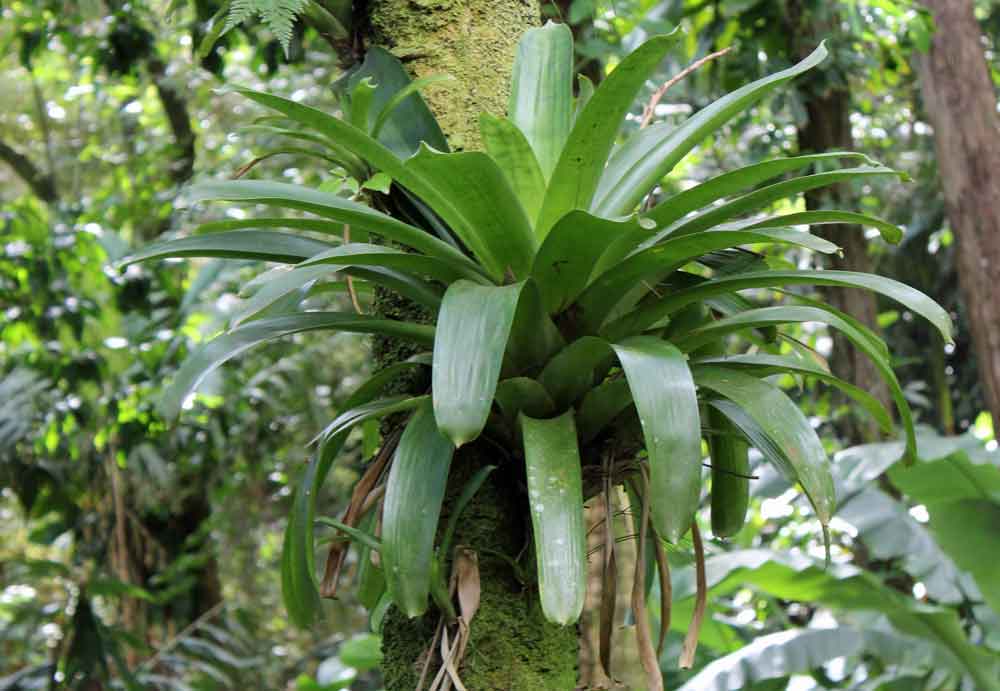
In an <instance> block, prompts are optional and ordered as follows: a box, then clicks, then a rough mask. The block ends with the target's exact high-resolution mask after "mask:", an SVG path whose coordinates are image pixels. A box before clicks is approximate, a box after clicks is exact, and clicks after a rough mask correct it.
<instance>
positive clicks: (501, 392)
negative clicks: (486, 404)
mask: <svg viewBox="0 0 1000 691" xmlns="http://www.w3.org/2000/svg"><path fill="white" fill-rule="evenodd" d="M495 397H496V401H497V405H498V406H500V410H501V411H502V412H503V416H504V417H505V418H506V419H507V421H508V422H511V423H513V422H515V421H516V420H517V416H518V415H519V414H520V413H522V412H523V413H524V414H525V415H529V416H531V417H538V418H544V417H549V416H551V415H553V414H555V412H556V406H555V403H553V402H552V398H551V396H549V393H548V391H546V390H545V387H544V386H542V385H541V384H539V383H538V382H537V381H535V380H534V379H531V378H529V377H513V378H512V379H504V380H503V381H501V382H500V383H499V384H497V392H496V396H495Z"/></svg>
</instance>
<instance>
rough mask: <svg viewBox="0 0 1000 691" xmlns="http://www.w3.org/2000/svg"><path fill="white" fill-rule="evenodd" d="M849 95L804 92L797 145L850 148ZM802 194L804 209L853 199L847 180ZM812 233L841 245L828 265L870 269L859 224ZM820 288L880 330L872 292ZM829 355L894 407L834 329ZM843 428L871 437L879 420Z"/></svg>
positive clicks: (808, 149) (862, 358)
mask: <svg viewBox="0 0 1000 691" xmlns="http://www.w3.org/2000/svg"><path fill="white" fill-rule="evenodd" d="M850 100H851V99H850V93H849V92H848V91H847V90H846V89H830V90H829V91H827V92H825V93H815V92H811V93H808V94H807V97H806V99H805V107H806V112H807V113H808V114H809V118H808V120H807V121H806V123H805V125H804V126H801V127H799V130H798V138H799V149H800V151H802V153H817V152H823V151H850V150H852V149H853V148H854V139H853V137H851V125H850V120H849V119H848V116H849V108H850ZM805 198H806V207H807V208H808V209H824V208H843V209H849V208H852V206H853V201H854V200H853V195H852V194H851V190H850V188H849V187H848V186H846V185H837V186H834V187H830V188H827V189H820V190H813V191H811V192H807V193H806V195H805ZM812 232H813V233H815V234H816V235H820V236H823V237H825V238H827V239H828V240H830V241H831V242H835V243H837V244H838V245H840V246H841V247H842V248H843V251H844V254H843V256H839V255H831V256H828V257H826V258H825V264H826V266H827V268H830V269H843V270H846V271H860V272H863V273H873V271H874V267H873V265H872V259H871V256H870V255H869V254H868V247H867V245H868V243H867V241H866V240H865V236H864V232H863V230H862V229H861V228H860V227H859V226H856V225H847V224H839V223H838V224H835V225H826V226H814V227H813V228H812ZM823 293H824V296H825V297H826V300H827V301H828V302H829V303H831V304H832V305H833V306H834V307H836V308H837V309H839V310H841V311H842V312H847V313H848V314H850V315H851V316H853V317H856V318H857V319H859V320H861V322H862V323H863V324H865V325H866V326H868V327H869V328H871V329H874V330H875V331H876V332H878V330H879V327H878V302H877V300H876V298H875V295H874V294H873V293H870V292H867V291H862V290H849V289H845V288H826V289H824V290H823ZM830 359H831V363H830V366H831V369H832V370H833V372H834V374H836V375H837V376H840V377H843V378H844V379H846V380H848V381H850V382H851V383H852V384H854V385H855V386H858V387H860V388H862V389H864V390H865V391H867V392H868V393H870V394H872V395H873V396H875V397H876V398H878V399H879V400H880V401H881V402H882V403H883V404H884V405H885V406H886V409H888V410H892V403H891V398H890V397H889V388H888V387H887V386H886V384H885V382H884V381H882V377H881V376H880V375H879V373H878V370H876V369H875V365H874V364H873V363H872V361H871V360H870V359H869V358H868V357H867V356H866V355H865V354H864V353H862V352H860V351H859V350H857V349H856V348H854V347H853V346H852V345H851V342H850V341H849V340H848V339H847V338H845V337H844V336H843V335H841V334H840V332H837V331H833V352H832V355H831V358H830ZM844 432H845V433H846V436H847V437H848V439H849V440H850V441H851V443H861V442H865V441H873V440H874V439H877V438H878V434H879V431H878V425H877V424H876V423H875V422H874V421H873V420H872V419H871V418H870V417H866V416H864V415H852V416H851V418H850V420H849V422H848V424H847V425H846V426H845V429H844Z"/></svg>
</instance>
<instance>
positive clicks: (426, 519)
mask: <svg viewBox="0 0 1000 691" xmlns="http://www.w3.org/2000/svg"><path fill="white" fill-rule="evenodd" d="M454 453H455V447H454V446H452V444H451V442H450V441H448V439H447V438H446V437H445V436H444V435H442V434H441V432H439V431H438V426H437V425H436V424H435V422H434V414H433V412H432V410H431V406H430V404H429V403H428V404H425V405H423V406H422V407H420V408H419V409H417V411H416V412H415V413H414V414H413V417H412V418H410V421H409V422H408V423H407V424H406V429H405V430H404V431H403V435H402V436H401V437H400V439H399V445H398V446H397V447H396V453H395V455H394V456H393V459H392V468H391V469H390V471H389V479H388V480H387V481H386V490H385V500H384V503H383V509H382V560H383V563H384V565H385V566H384V568H385V576H386V582H387V585H388V590H389V593H390V594H391V596H392V599H393V601H394V602H395V603H396V606H398V607H399V608H400V609H401V610H402V611H403V613H404V614H406V616H408V617H416V616H420V615H421V614H423V613H424V612H425V611H427V595H428V593H429V592H430V588H431V577H432V574H431V562H432V561H433V559H434V536H435V534H436V532H437V524H438V517H439V516H440V514H441V503H442V501H443V500H444V492H445V486H446V485H447V482H448V469H449V468H450V466H451V458H452V455H453V454H454Z"/></svg>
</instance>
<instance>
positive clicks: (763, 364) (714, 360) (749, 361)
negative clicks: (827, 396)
mask: <svg viewBox="0 0 1000 691" xmlns="http://www.w3.org/2000/svg"><path fill="white" fill-rule="evenodd" d="M693 364H694V365H719V366H721V367H726V368H729V369H733V368H735V369H740V370H746V371H748V372H752V373H753V374H755V375H756V376H758V377H766V376H769V375H772V374H791V375H796V376H805V377H814V378H816V379H819V380H820V381H823V382H825V383H827V384H830V385H832V386H836V387H837V388H838V389H840V390H841V391H842V392H843V393H844V394H845V395H847V396H849V397H850V398H853V399H854V401H855V402H856V403H857V404H858V405H860V406H861V407H862V408H864V409H865V410H866V411H867V412H868V414H869V415H871V416H872V418H873V419H874V420H875V422H877V423H878V424H879V427H881V428H882V430H883V431H884V432H892V415H890V414H889V411H888V410H886V408H885V406H884V405H882V402H881V401H880V400H878V399H877V398H875V397H874V396H872V395H871V394H870V393H868V392H867V391H865V390H864V389H862V388H860V387H857V386H855V385H854V384H851V383H850V382H848V381H845V380H843V379H841V378H840V377H835V376H834V375H833V374H832V373H831V372H830V370H828V369H824V368H823V367H821V366H820V365H819V364H818V363H816V362H815V361H814V360H810V359H806V358H800V357H793V356H789V355H770V354H766V353H760V354H751V355H727V356H719V357H706V358H699V359H698V360H696V361H695V362H694V363H693Z"/></svg>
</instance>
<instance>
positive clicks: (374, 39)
mask: <svg viewBox="0 0 1000 691" xmlns="http://www.w3.org/2000/svg"><path fill="white" fill-rule="evenodd" d="M365 19H366V22H365V26H366V29H365V33H366V36H365V38H366V39H367V41H368V42H370V43H373V44H377V45H381V46H383V47H385V48H388V49H389V50H390V51H391V52H393V53H394V54H395V55H396V56H397V57H398V58H400V60H402V61H403V63H404V64H405V65H406V66H407V68H408V69H409V70H410V72H411V74H412V75H413V76H414V77H424V76H428V75H435V74H448V75H451V76H452V77H454V81H451V82H445V83H443V84H441V85H437V86H435V87H432V89H430V90H429V92H428V93H426V94H425V98H427V100H428V103H429V105H430V107H431V110H432V111H433V112H434V114H435V116H436V117H437V118H438V120H439V122H440V123H441V126H442V129H443V130H444V132H445V134H446V135H447V136H448V140H449V143H450V145H451V148H452V149H453V150H470V149H477V148H479V127H478V123H479V114H480V113H482V112H484V111H485V112H489V113H492V114H494V115H503V114H505V113H506V109H507V98H508V94H509V77H510V70H511V67H512V65H513V60H514V54H515V51H516V49H517V42H518V40H519V39H520V37H521V35H522V34H523V33H524V31H526V30H527V29H529V28H531V27H532V26H537V25H538V24H539V23H540V10H539V5H538V2H537V0H371V2H369V3H368V11H367V17H366V18H365ZM376 309H377V310H378V311H379V312H380V313H382V314H384V315H386V316H392V317H395V318H407V317H408V318H413V317H418V318H420V317H421V316H423V315H421V311H420V310H419V309H418V308H416V307H415V306H413V305H412V304H408V303H407V302H406V301H402V300H400V299H399V298H398V297H396V296H392V295H388V294H384V293H383V294H380V295H379V297H378V300H377V307H376ZM375 355H376V359H377V366H379V367H384V366H386V365H388V364H391V363H392V362H394V361H396V360H397V359H398V358H400V357H406V356H408V355H409V353H408V352H407V351H406V349H405V347H403V346H402V345H401V344H397V343H393V342H391V341H386V340H379V341H377V342H376V347H375ZM409 384H410V385H416V386H420V385H421V384H423V385H426V382H422V383H415V382H410V383H409ZM486 464H489V465H495V466H497V470H496V471H495V472H494V473H493V474H492V475H491V476H490V478H489V480H488V481H487V482H486V484H485V485H484V486H483V487H482V489H480V490H479V492H478V494H477V495H476V497H475V499H474V500H473V501H472V503H471V504H470V505H469V506H468V507H467V508H466V509H465V513H464V514H463V515H462V518H461V520H460V521H459V524H458V525H459V527H458V530H457V532H456V535H455V541H454V543H453V544H454V545H456V546H464V547H469V548H471V549H473V550H474V551H475V552H476V553H477V555H478V563H479V571H480V583H481V590H482V592H481V602H480V607H479V610H478V612H477V614H476V616H475V618H474V620H473V621H472V623H471V627H470V632H471V637H470V641H469V645H468V649H467V651H466V654H465V657H464V660H463V662H462V664H461V667H460V669H459V674H460V676H461V678H462V681H463V683H464V684H465V686H466V688H468V689H469V691H550V690H551V691H568V690H569V689H572V688H574V687H575V685H576V678H577V648H578V644H577V631H576V628H575V627H561V626H556V625H554V624H550V623H548V622H546V621H545V619H544V617H543V616H542V612H541V606H540V604H539V600H538V592H537V587H536V586H535V584H534V583H533V579H532V578H523V576H522V575H521V574H519V573H518V572H517V571H518V570H517V569H516V568H515V567H514V566H513V565H512V563H511V562H512V561H515V560H517V559H518V557H519V556H520V564H521V565H523V567H524V568H523V569H522V571H523V572H527V573H528V575H529V576H531V575H533V573H534V561H533V559H532V558H531V550H532V547H531V526H530V523H529V522H528V521H527V520H526V517H527V516H528V515H529V514H528V506H527V497H526V492H525V489H524V488H525V478H524V465H523V458H522V457H521V455H520V453H518V452H517V451H515V450H513V449H504V448H501V447H498V446H496V445H495V444H491V443H490V442H487V441H484V440H480V441H477V442H474V443H472V444H470V445H468V446H466V447H463V448H462V449H461V450H460V451H459V452H458V453H457V454H456V457H455V459H454V461H453V463H452V477H451V478H450V481H449V487H448V492H447V495H446V497H445V503H444V509H443V512H442V517H441V521H442V524H444V522H445V521H447V519H448V516H449V514H450V512H451V510H452V507H453V502H454V499H455V497H456V496H457V494H458V493H459V492H460V491H461V489H462V487H463V486H464V484H465V482H466V481H467V480H468V479H469V477H471V475H472V474H473V473H475V471H476V470H477V469H478V468H480V467H482V466H483V465H486ZM449 567H450V565H449ZM522 580H523V581H527V582H522ZM438 619H439V614H438V612H437V611H436V610H434V609H433V608H432V610H431V611H430V612H429V613H428V614H427V615H425V616H423V617H420V618H417V619H413V620H410V619H407V618H406V617H405V616H404V615H403V614H402V613H401V612H400V611H399V610H396V609H392V610H390V612H389V613H388V614H387V616H386V619H385V623H384V628H383V641H384V642H383V651H384V654H385V659H384V663H383V669H384V674H385V686H386V689H387V691H413V689H415V688H416V685H417V680H418V677H419V675H420V670H421V665H422V663H423V661H424V657H425V655H426V652H427V650H428V648H429V646H430V644H431V641H432V638H433V637H434V631H435V628H436V626H437V623H438ZM435 661H437V664H435ZM439 666H440V663H439V658H437V656H436V653H435V657H434V658H433V659H432V662H431V672H430V675H433V673H434V672H436V670H437V667H439ZM430 675H429V676H430ZM425 688H426V685H425Z"/></svg>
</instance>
